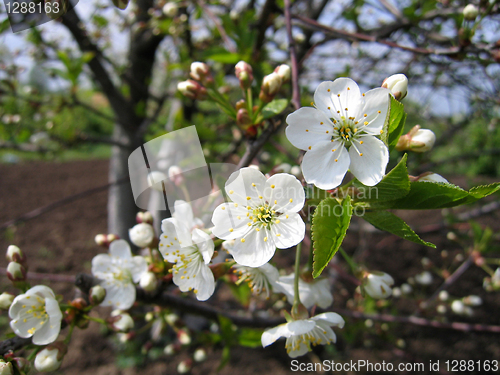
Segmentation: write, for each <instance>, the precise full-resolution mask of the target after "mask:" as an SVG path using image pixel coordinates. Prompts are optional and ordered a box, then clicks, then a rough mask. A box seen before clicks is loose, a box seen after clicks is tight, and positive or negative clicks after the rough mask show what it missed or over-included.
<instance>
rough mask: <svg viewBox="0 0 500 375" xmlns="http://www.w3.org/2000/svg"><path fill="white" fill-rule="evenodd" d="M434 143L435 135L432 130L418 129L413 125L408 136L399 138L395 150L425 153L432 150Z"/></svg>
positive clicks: (417, 126) (418, 127) (418, 126)
mask: <svg viewBox="0 0 500 375" xmlns="http://www.w3.org/2000/svg"><path fill="white" fill-rule="evenodd" d="M434 142H436V135H435V134H434V132H433V131H432V130H429V129H420V125H415V126H414V127H413V128H412V129H411V130H410V131H409V132H408V134H405V135H403V136H401V137H400V138H399V140H398V143H397V145H396V150H398V151H406V150H410V151H413V152H426V151H429V150H431V149H432V147H433V146H434Z"/></svg>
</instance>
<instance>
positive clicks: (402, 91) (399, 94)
mask: <svg viewBox="0 0 500 375" xmlns="http://www.w3.org/2000/svg"><path fill="white" fill-rule="evenodd" d="M382 87H384V88H386V89H389V90H391V93H392V95H393V96H394V99H396V100H401V99H403V98H404V97H405V96H406V95H407V94H408V78H406V76H405V75H404V74H394V75H392V76H390V77H388V78H386V79H385V80H384V82H382Z"/></svg>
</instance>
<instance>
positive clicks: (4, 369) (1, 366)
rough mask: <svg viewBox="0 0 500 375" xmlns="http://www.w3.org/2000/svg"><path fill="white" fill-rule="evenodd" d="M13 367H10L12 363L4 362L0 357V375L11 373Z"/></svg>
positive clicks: (11, 374) (9, 374) (10, 374)
mask: <svg viewBox="0 0 500 375" xmlns="http://www.w3.org/2000/svg"><path fill="white" fill-rule="evenodd" d="M13 374H14V369H13V368H12V363H10V362H5V361H4V360H3V359H0V375H13Z"/></svg>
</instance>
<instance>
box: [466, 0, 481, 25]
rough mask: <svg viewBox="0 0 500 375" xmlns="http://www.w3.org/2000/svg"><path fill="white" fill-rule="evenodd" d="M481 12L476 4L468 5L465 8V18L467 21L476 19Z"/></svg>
mask: <svg viewBox="0 0 500 375" xmlns="http://www.w3.org/2000/svg"><path fill="white" fill-rule="evenodd" d="M478 14H479V10H478V9H477V7H476V6H475V5H474V4H469V5H467V6H466V7H465V8H464V10H463V15H464V19H465V20H466V21H474V20H475V19H476V17H477V15H478Z"/></svg>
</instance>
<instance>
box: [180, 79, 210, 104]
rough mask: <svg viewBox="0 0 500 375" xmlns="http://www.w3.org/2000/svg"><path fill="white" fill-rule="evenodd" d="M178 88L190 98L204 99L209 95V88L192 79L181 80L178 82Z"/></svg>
mask: <svg viewBox="0 0 500 375" xmlns="http://www.w3.org/2000/svg"><path fill="white" fill-rule="evenodd" d="M177 90H179V91H180V93H181V94H182V95H184V96H186V97H188V98H190V99H198V100H204V99H206V97H207V89H205V87H203V86H202V85H200V84H199V83H198V82H196V81H193V80H192V79H188V80H187V81H182V82H179V83H178V84H177Z"/></svg>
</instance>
